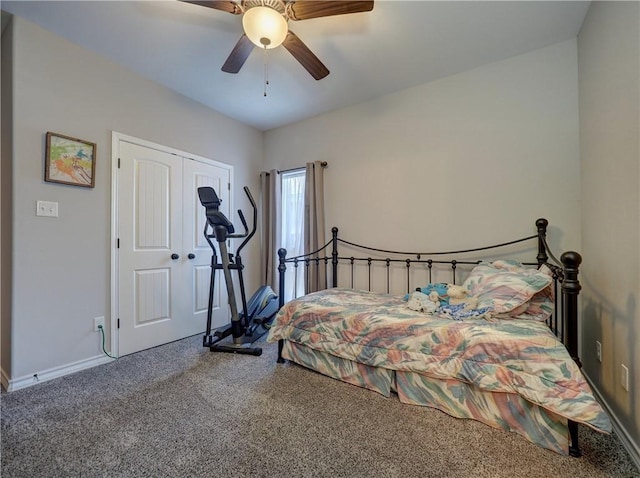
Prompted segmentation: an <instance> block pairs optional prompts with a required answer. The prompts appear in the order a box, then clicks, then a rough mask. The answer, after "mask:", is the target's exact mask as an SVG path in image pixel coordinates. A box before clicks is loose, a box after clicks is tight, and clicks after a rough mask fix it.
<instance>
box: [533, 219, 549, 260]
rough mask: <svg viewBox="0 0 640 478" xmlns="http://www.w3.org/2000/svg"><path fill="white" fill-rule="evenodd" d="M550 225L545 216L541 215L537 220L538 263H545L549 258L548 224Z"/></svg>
mask: <svg viewBox="0 0 640 478" xmlns="http://www.w3.org/2000/svg"><path fill="white" fill-rule="evenodd" d="M548 225H549V221H547V220H546V219H545V218H543V217H541V218H540V219H538V220H537V221H536V227H537V228H538V255H537V256H536V259H538V264H539V265H540V264H544V263H546V262H547V261H548V260H549V256H548V254H547V226H548Z"/></svg>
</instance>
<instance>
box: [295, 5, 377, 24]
mask: <svg viewBox="0 0 640 478" xmlns="http://www.w3.org/2000/svg"><path fill="white" fill-rule="evenodd" d="M287 10H288V12H289V17H290V19H291V20H307V19H309V18H318V17H330V16H332V15H346V14H348V13H360V12H370V11H371V10H373V0H371V1H367V0H355V1H339V0H332V1H331V0H330V1H316V0H298V1H296V2H293V3H291V4H289V6H288V9H287Z"/></svg>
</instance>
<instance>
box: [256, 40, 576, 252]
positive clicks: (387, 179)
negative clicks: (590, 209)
mask: <svg viewBox="0 0 640 478" xmlns="http://www.w3.org/2000/svg"><path fill="white" fill-rule="evenodd" d="M313 160H322V161H328V163H329V167H328V168H327V169H326V171H325V198H326V208H327V214H326V217H327V220H326V222H327V226H328V228H330V227H331V226H334V225H335V226H338V227H339V228H340V230H341V231H342V232H341V235H342V236H343V237H345V238H348V239H350V240H353V241H355V242H360V243H365V244H373V245H377V246H379V247H381V248H387V247H389V248H392V249H396V250H397V249H403V250H425V249H426V250H451V249H454V248H458V247H469V246H476V245H480V246H482V245H487V244H490V243H494V242H501V241H503V240H505V239H506V238H517V237H523V236H526V235H530V234H535V226H534V223H535V220H536V219H537V218H539V217H546V218H548V219H549V221H550V224H551V226H552V229H551V231H550V241H551V244H552V245H553V246H554V247H555V249H556V250H560V249H577V250H579V249H580V246H581V244H580V214H579V213H580V168H579V149H578V92H577V53H576V41H575V40H570V41H566V42H563V43H560V44H556V45H553V46H550V47H547V48H544V49H541V50H538V51H534V52H531V53H528V54H525V55H521V56H517V57H514V58H511V59H508V60H505V61H501V62H497V63H493V64H489V65H485V66H482V67H479V68H476V69H474V70H471V71H467V72H465V73H461V74H458V75H455V76H451V77H448V78H444V79H442V80H438V81H434V82H431V83H427V84H423V85H420V86H417V87H414V88H411V89H407V90H403V91H400V92H398V93H395V94H391V95H387V96H384V97H381V98H378V99H375V100H372V101H369V102H366V103H362V104H360V105H357V106H353V107H349V108H345V109H342V110H338V111H334V112H331V113H327V114H324V115H321V116H317V117H315V118H311V119H309V120H306V121H301V122H299V123H295V124H293V125H291V126H286V127H282V128H279V129H275V130H271V131H268V132H266V133H265V166H266V168H267V169H270V168H274V167H276V168H290V167H296V166H300V165H303V164H304V163H305V162H306V161H313Z"/></svg>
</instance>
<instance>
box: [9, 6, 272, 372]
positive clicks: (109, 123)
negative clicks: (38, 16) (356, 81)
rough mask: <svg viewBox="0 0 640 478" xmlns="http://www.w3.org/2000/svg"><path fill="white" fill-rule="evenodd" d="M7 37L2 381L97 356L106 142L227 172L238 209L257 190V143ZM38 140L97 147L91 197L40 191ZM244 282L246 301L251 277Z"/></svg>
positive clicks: (96, 60)
mask: <svg viewBox="0 0 640 478" xmlns="http://www.w3.org/2000/svg"><path fill="white" fill-rule="evenodd" d="M13 26H14V31H13V34H14V37H13V40H14V58H13V75H14V91H13V102H14V109H13V128H14V143H13V186H14V191H13V192H14V201H13V235H14V243H13V260H14V267H13V271H12V280H13V304H12V306H13V311H12V328H13V330H12V332H13V339H12V343H11V351H10V353H11V358H12V360H11V369H10V370H6V371H5V372H6V373H8V374H10V376H11V378H12V379H20V378H22V377H29V376H31V375H32V374H34V373H39V372H42V371H43V370H49V369H51V368H55V367H60V366H67V365H69V364H74V363H76V362H80V361H83V360H87V359H91V358H92V357H96V356H98V357H99V356H100V355H101V351H100V343H99V337H98V336H97V334H96V333H95V332H94V331H93V318H94V317H98V316H105V317H107V320H109V319H110V318H113V317H112V315H113V313H112V312H113V311H111V310H110V300H111V299H110V294H111V290H110V264H111V263H110V260H111V259H110V254H111V241H110V224H111V220H110V217H111V177H110V176H111V135H112V131H117V132H120V133H124V134H127V135H130V136H135V137H138V138H141V139H144V140H147V141H151V142H154V143H157V144H161V145H165V146H169V147H172V148H175V149H178V150H182V151H185V152H189V153H193V154H196V155H199V156H203V157H207V158H211V159H215V160H217V161H220V162H223V163H227V164H231V165H233V167H234V178H235V186H236V187H235V191H234V206H235V208H238V207H242V208H244V209H246V208H247V207H248V204H247V201H246V199H245V197H244V194H243V192H242V187H241V186H243V185H245V184H246V185H249V187H251V188H252V189H253V190H254V191H257V190H258V188H259V181H258V173H259V171H260V166H261V163H262V133H261V132H259V131H257V130H255V129H253V128H251V127H249V126H246V125H243V124H241V123H239V122H237V121H234V120H231V119H229V118H226V117H224V116H222V115H220V114H218V113H215V112H214V111H212V110H210V109H208V108H205V107H204V106H202V105H199V104H197V103H195V102H193V101H191V100H189V99H187V98H185V97H182V96H180V95H178V94H176V93H174V92H172V91H170V90H168V89H166V88H164V87H161V86H159V85H157V84H155V83H152V82H149V81H147V80H145V79H143V78H141V77H139V76H137V75H135V74H133V73H131V72H130V71H128V70H125V69H123V68H121V67H119V66H117V65H115V64H113V63H111V62H109V61H107V60H105V59H103V58H101V57H98V56H97V55H95V54H93V53H91V52H89V51H87V50H84V49H82V48H80V47H78V46H76V45H74V44H72V43H70V42H68V41H66V40H64V39H62V38H60V37H58V36H55V35H52V34H50V33H48V32H47V31H45V30H43V29H41V28H39V27H37V26H36V25H34V24H32V23H30V22H28V21H26V20H23V19H21V18H18V17H15V18H14V24H13ZM3 67H4V65H3ZM3 121H4V118H3ZM47 131H54V132H56V133H61V134H65V135H69V136H73V137H76V138H82V139H86V140H89V141H92V142H95V143H97V160H96V186H95V188H94V189H86V188H77V187H72V186H64V185H57V184H53V183H45V182H44V181H43V170H44V166H43V162H44V144H45V141H44V140H45V133H46V132H47ZM3 153H4V152H3ZM4 161H5V158H4V157H3V162H4ZM37 200H47V201H56V202H58V203H59V217H58V218H43V217H36V215H35V206H36V201H37ZM258 249H259V248H258V247H257V245H254V246H251V250H249V251H248V255H247V257H246V258H245V261H246V263H259V254H258ZM247 272H248V273H249V276H248V284H247V287H249V288H252V290H253V289H255V288H256V287H257V282H258V276H259V274H258V271H257V269H256V270H254V269H253V268H251V270H248V271H247ZM109 327H110V324H109V323H107V329H109ZM203 328H204V325H203ZM3 345H4V344H3ZM3 352H4V348H3Z"/></svg>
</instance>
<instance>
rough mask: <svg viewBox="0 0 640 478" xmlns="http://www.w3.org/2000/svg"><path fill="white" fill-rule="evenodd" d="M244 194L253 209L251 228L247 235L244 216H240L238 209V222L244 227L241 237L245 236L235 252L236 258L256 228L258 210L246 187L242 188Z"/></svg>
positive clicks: (240, 212) (247, 229)
mask: <svg viewBox="0 0 640 478" xmlns="http://www.w3.org/2000/svg"><path fill="white" fill-rule="evenodd" d="M244 193H245V194H246V195H247V198H249V202H250V203H251V208H252V209H253V226H252V227H251V232H250V233H249V228H248V227H247V222H246V221H245V219H244V214H242V211H241V210H240V209H238V215H239V216H240V220H241V221H242V225H243V226H244V230H245V234H244V235H243V236H242V237H245V236H246V239H245V240H244V241H242V244H240V246H239V247H238V250H237V251H236V256H237V255H238V254H240V251H241V250H242V248H243V247H244V246H246V245H247V242H249V241H250V240H251V238H252V237H253V235H254V234H255V233H256V229H257V227H258V208H257V206H256V202H255V201H254V200H253V196H252V195H251V191H250V190H249V188H248V187H247V186H245V187H244Z"/></svg>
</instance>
